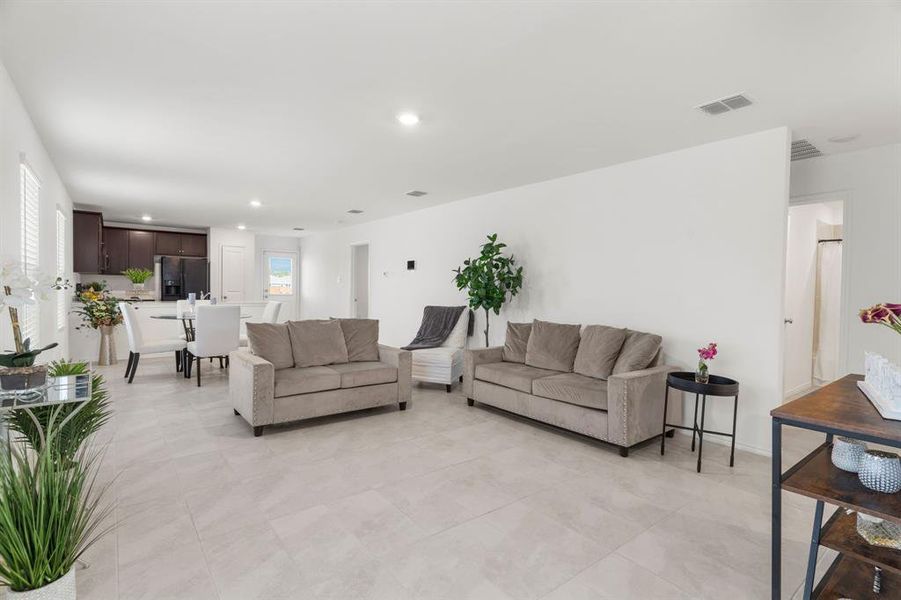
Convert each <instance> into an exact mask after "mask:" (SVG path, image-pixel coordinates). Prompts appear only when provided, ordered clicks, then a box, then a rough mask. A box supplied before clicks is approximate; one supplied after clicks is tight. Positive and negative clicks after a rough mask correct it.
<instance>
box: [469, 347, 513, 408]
mask: <svg viewBox="0 0 901 600" xmlns="http://www.w3.org/2000/svg"><path fill="white" fill-rule="evenodd" d="M502 360H504V347H503V346H492V347H491V348H479V349H477V350H468V349H467V350H464V351H463V394H465V395H466V397H467V398H472V382H473V380H474V379H475V376H476V367H477V366H478V365H483V364H486V363H496V362H501V361H502Z"/></svg>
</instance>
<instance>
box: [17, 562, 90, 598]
mask: <svg viewBox="0 0 901 600" xmlns="http://www.w3.org/2000/svg"><path fill="white" fill-rule="evenodd" d="M6 598H7V600H75V567H74V566H73V567H72V568H71V569H69V572H68V573H66V574H65V575H63V576H62V577H60V578H59V579H57V580H56V581H54V582H53V583H50V584H48V585H45V586H44V587H42V588H39V589H36V590H29V591H27V592H14V591H12V590H7V591H6Z"/></svg>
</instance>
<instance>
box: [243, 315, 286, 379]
mask: <svg viewBox="0 0 901 600" xmlns="http://www.w3.org/2000/svg"><path fill="white" fill-rule="evenodd" d="M247 342H248V344H249V345H250V350H251V351H252V352H253V353H254V354H256V355H257V356H259V357H260V358H263V359H265V360H268V361H269V362H271V363H272V366H273V367H275V369H276V370H278V369H290V368H291V367H293V366H294V354H293V353H292V351H291V337H290V336H289V335H288V325H287V324H285V323H248V324H247Z"/></svg>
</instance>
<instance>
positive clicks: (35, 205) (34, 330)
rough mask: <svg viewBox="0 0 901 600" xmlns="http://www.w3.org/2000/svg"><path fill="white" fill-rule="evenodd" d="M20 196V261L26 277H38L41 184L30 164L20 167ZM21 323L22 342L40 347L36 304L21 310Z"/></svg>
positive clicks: (38, 308)
mask: <svg viewBox="0 0 901 600" xmlns="http://www.w3.org/2000/svg"><path fill="white" fill-rule="evenodd" d="M19 171H20V184H21V186H20V187H21V189H20V194H21V214H20V216H21V220H20V227H21V230H20V239H21V259H22V269H23V270H24V271H25V273H26V274H27V275H29V276H30V277H33V278H37V276H38V270H39V269H40V255H39V248H40V242H39V237H40V229H41V227H40V208H41V201H40V199H41V183H40V181H38V178H37V177H36V176H35V174H34V172H33V171H32V170H31V169H30V168H29V167H28V165H27V164H25V163H22V164H21V165H20V169H19ZM21 313H22V314H21V316H20V318H19V322H20V324H21V328H22V339H23V340H24V339H27V338H31V347H32V348H34V347H36V346H38V344H39V341H38V335H39V332H40V307H38V305H37V304H30V305H26V306H25V308H24V309H23V310H22V311H21Z"/></svg>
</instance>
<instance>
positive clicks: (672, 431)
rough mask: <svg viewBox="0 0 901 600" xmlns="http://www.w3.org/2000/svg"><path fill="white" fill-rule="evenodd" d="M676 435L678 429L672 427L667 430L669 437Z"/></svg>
mask: <svg viewBox="0 0 901 600" xmlns="http://www.w3.org/2000/svg"><path fill="white" fill-rule="evenodd" d="M674 435H676V430H675V429H670V430H669V431H667V432H666V437H668V438H671V437H673V436H674Z"/></svg>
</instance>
